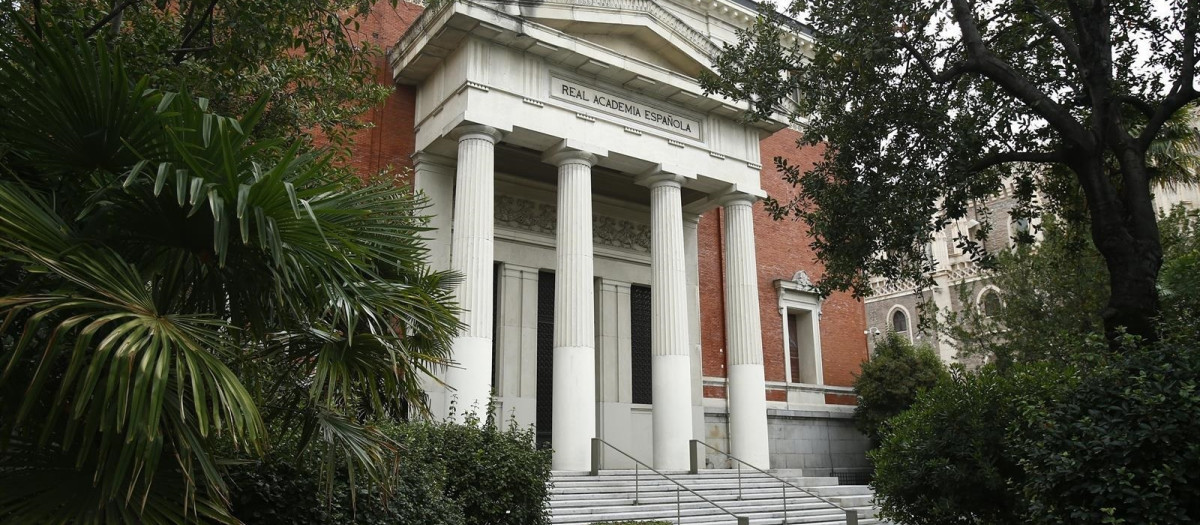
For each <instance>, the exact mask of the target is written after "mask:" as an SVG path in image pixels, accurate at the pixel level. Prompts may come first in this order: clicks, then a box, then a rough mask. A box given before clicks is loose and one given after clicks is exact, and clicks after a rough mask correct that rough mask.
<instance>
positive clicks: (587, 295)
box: [544, 148, 597, 470]
mask: <svg viewBox="0 0 1200 525" xmlns="http://www.w3.org/2000/svg"><path fill="white" fill-rule="evenodd" d="M544 160H545V161H546V162H549V163H552V164H555V165H557V166H558V232H557V254H558V262H557V265H556V267H555V275H554V392H553V398H552V399H553V403H554V405H553V408H552V411H553V424H552V429H551V431H552V432H553V438H552V439H553V440H554V441H553V447H554V458H553V459H552V461H551V466H552V468H554V469H555V470H588V469H589V468H590V467H591V439H592V438H593V437H596V350H595V348H596V336H595V322H596V315H595V300H594V297H595V283H594V282H593V280H594V271H593V260H592V166H593V165H594V164H595V163H596V160H597V159H596V156H595V155H592V154H591V153H587V152H584V151H579V150H573V149H566V148H559V149H558V150H557V151H552V152H550V153H548V154H547V155H546V156H545V158H544Z"/></svg>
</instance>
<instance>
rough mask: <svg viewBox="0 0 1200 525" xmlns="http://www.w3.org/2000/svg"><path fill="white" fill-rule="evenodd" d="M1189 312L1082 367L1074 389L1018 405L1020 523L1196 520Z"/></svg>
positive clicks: (1199, 456)
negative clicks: (1155, 336)
mask: <svg viewBox="0 0 1200 525" xmlns="http://www.w3.org/2000/svg"><path fill="white" fill-rule="evenodd" d="M1196 322H1197V318H1196V317H1194V316H1193V317H1191V318H1189V319H1179V320H1177V321H1176V322H1172V323H1168V325H1167V326H1168V327H1169V328H1170V331H1169V333H1165V334H1164V335H1163V337H1162V339H1161V340H1160V341H1159V342H1158V343H1157V344H1156V345H1154V346H1151V347H1145V348H1138V347H1137V345H1136V344H1135V343H1133V342H1129V341H1127V342H1125V345H1124V346H1125V348H1126V350H1125V354H1124V355H1120V356H1109V360H1108V361H1106V362H1103V363H1101V364H1100V365H1099V366H1091V367H1089V370H1088V372H1087V374H1086V376H1085V380H1083V381H1080V382H1079V383H1078V384H1077V385H1076V386H1075V387H1074V388H1071V389H1067V390H1066V391H1065V392H1063V393H1062V394H1061V395H1059V396H1055V397H1052V398H1051V399H1050V400H1049V401H1043V400H1037V401H1035V402H1028V403H1025V406H1024V408H1023V413H1022V415H1021V418H1020V419H1018V420H1017V421H1015V422H1013V424H1011V425H1010V427H1009V432H1010V440H1011V443H1010V445H1009V446H1010V447H1011V449H1012V451H1013V452H1012V456H1013V457H1015V458H1017V460H1018V462H1019V463H1020V465H1021V469H1022V470H1023V471H1024V473H1025V476H1024V482H1023V485H1022V489H1023V496H1024V498H1026V500H1027V503H1026V506H1027V510H1026V513H1025V516H1024V518H1023V519H1022V520H1021V521H1022V522H1023V523H1041V524H1052V523H1067V522H1079V523H1125V524H1130V525H1134V524H1146V525H1150V524H1162V525H1165V524H1180V525H1182V524H1185V523H1195V522H1196V520H1197V519H1200V471H1197V469H1196V466H1197V465H1200V443H1198V442H1197V441H1196V439H1195V436H1196V434H1197V433H1198V432H1200V352H1197V351H1196V336H1197V334H1198V333H1200V330H1197V329H1196V328H1195V326H1196V325H1195V323H1196Z"/></svg>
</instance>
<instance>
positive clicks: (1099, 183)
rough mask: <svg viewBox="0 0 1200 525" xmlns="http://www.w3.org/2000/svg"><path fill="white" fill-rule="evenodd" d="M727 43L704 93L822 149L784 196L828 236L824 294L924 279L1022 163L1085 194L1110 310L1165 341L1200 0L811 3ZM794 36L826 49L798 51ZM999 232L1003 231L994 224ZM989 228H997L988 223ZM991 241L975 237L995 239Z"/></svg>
mask: <svg viewBox="0 0 1200 525" xmlns="http://www.w3.org/2000/svg"><path fill="white" fill-rule="evenodd" d="M789 7H790V12H791V13H792V14H793V15H796V16H799V14H801V13H802V14H803V16H804V17H806V19H807V22H808V23H809V24H810V25H809V26H801V25H799V24H795V23H786V22H782V23H781V21H780V20H779V17H778V16H776V15H775V14H774V12H773V11H772V10H771V9H770V8H766V9H764V10H763V12H762V14H761V15H760V16H759V17H758V20H757V22H756V23H755V24H754V25H753V26H752V27H751V28H749V29H748V30H746V31H744V32H742V34H741V35H740V36H741V38H740V41H739V42H737V43H734V44H730V45H727V46H726V47H725V48H724V52H723V53H722V54H721V56H720V57H719V59H718V60H717V62H716V71H717V73H718V75H717V76H715V77H711V78H709V79H707V82H706V87H707V88H708V89H710V90H712V91H716V92H719V93H722V94H725V95H728V96H731V97H734V98H737V99H741V100H749V101H750V102H751V103H752V110H751V112H750V115H749V117H750V118H763V117H768V116H772V115H777V114H779V113H782V114H783V115H785V116H789V117H792V118H797V119H803V123H804V129H805V135H804V138H803V140H802V142H803V143H805V144H818V143H824V144H825V145H826V146H827V147H826V148H824V150H823V151H824V153H823V158H822V159H821V160H820V161H819V162H817V164H816V165H815V166H814V167H812V168H811V169H802V168H801V167H800V166H796V165H793V164H789V163H788V162H787V161H786V160H785V159H782V158H780V159H776V163H777V166H778V168H779V169H780V171H781V172H782V174H783V176H784V178H785V179H787V180H788V181H789V182H791V183H793V184H795V185H796V186H797V188H798V190H799V191H798V192H797V193H796V195H794V196H791V197H788V196H775V197H776V198H775V199H773V200H771V201H769V203H768V206H769V207H770V208H771V209H772V210H773V211H774V212H775V214H776V215H777V216H785V215H789V214H795V215H797V216H799V217H801V218H802V219H804V220H805V221H806V222H807V223H808V225H809V227H810V230H811V232H812V233H813V234H814V236H815V240H814V241H813V246H814V248H815V249H816V252H817V254H818V257H819V258H820V260H821V261H822V262H823V263H824V265H825V267H826V269H827V273H826V276H825V279H824V280H823V281H822V283H821V287H822V289H824V290H833V289H852V290H854V291H855V292H856V293H858V294H860V295H861V294H866V293H869V291H870V286H869V279H870V278H872V277H884V278H888V279H898V278H911V279H920V278H921V277H922V275H923V274H924V272H925V270H927V268H926V266H927V264H926V261H925V258H924V256H923V253H924V246H925V244H926V243H927V242H928V241H929V239H930V234H931V232H932V231H935V230H939V229H941V228H944V227H946V226H947V225H948V224H949V223H950V222H951V221H953V220H955V219H958V218H961V217H963V216H964V215H965V214H966V212H967V210H968V206H969V205H970V204H971V203H972V202H975V201H980V200H982V199H984V198H986V197H987V196H988V195H991V194H993V193H995V192H996V191H997V190H998V188H999V187H1000V184H1001V181H1002V180H1003V179H1004V178H1006V177H1012V178H1014V179H1015V180H1016V182H1017V184H1016V188H1017V194H1018V196H1019V197H1020V198H1021V199H1022V201H1023V202H1024V203H1026V206H1025V207H1024V208H1023V209H1022V210H1021V211H1020V212H1019V214H1020V215H1022V216H1025V217H1029V216H1032V215H1033V214H1034V213H1035V210H1034V209H1033V207H1032V206H1029V203H1030V202H1031V201H1032V197H1033V195H1034V194H1035V192H1036V191H1041V192H1044V193H1046V194H1051V195H1053V196H1054V197H1055V198H1059V199H1063V200H1074V201H1076V202H1081V203H1084V207H1083V208H1082V209H1083V210H1084V211H1085V212H1086V214H1085V215H1084V216H1082V217H1079V219H1081V220H1085V221H1086V222H1087V223H1088V225H1089V231H1090V232H1091V235H1092V240H1093V242H1094V244H1095V245H1096V247H1097V249H1098V250H1099V252H1100V253H1101V255H1102V256H1103V258H1104V262H1105V267H1106V270H1107V272H1108V279H1109V283H1110V288H1111V293H1110V296H1109V299H1108V301H1107V304H1106V306H1105V308H1104V310H1103V311H1102V312H1101V315H1102V318H1103V319H1104V322H1105V326H1106V329H1107V332H1108V334H1109V335H1110V336H1112V337H1115V334H1116V333H1117V331H1116V327H1117V326H1125V327H1128V329H1129V330H1130V331H1131V332H1133V333H1137V334H1140V335H1142V336H1144V337H1145V338H1146V339H1145V340H1147V341H1149V340H1152V339H1153V338H1154V336H1155V334H1154V330H1153V328H1152V321H1151V319H1153V318H1154V317H1155V316H1156V315H1157V311H1158V299H1157V294H1156V290H1155V280H1156V278H1157V274H1158V271H1159V267H1160V265H1161V260H1162V248H1161V245H1160V242H1159V237H1158V229H1157V226H1156V217H1155V211H1154V208H1153V206H1152V203H1151V200H1150V194H1151V184H1152V183H1154V182H1155V181H1156V180H1159V179H1161V178H1162V177H1165V175H1164V170H1163V169H1161V168H1162V167H1163V166H1162V165H1161V164H1156V163H1155V162H1154V161H1153V160H1152V159H1151V157H1152V154H1151V149H1152V146H1153V145H1154V144H1155V142H1156V140H1159V139H1161V138H1163V133H1164V131H1163V130H1164V126H1166V125H1167V124H1168V122H1169V121H1170V120H1171V119H1172V118H1173V117H1175V116H1176V115H1177V114H1179V113H1180V112H1181V110H1182V109H1183V108H1184V107H1185V106H1186V105H1187V104H1188V103H1190V102H1192V101H1193V100H1195V99H1196V98H1197V96H1198V92H1197V89H1196V86H1195V82H1196V63H1197V58H1198V56H1200V54H1198V49H1197V45H1196V41H1197V36H1198V34H1200V3H1198V2H1195V1H1191V0H1172V1H1167V2H1161V3H1156V2H1143V1H1133V0H1100V1H1094V2H1082V1H1078V0H1019V1H1001V0H989V1H979V2H969V1H968V0H951V1H948V2H934V1H929V0H927V1H918V2H875V1H851V2H846V1H841V0H836V1H835V0H797V1H794V2H791V4H790V6H789ZM789 33H790V34H792V35H794V36H796V37H798V39H799V40H801V41H803V40H810V39H811V41H812V42H813V44H814V45H813V47H812V49H811V50H809V49H807V48H805V47H803V46H799V45H785V44H784V43H783V42H782V39H783V37H784V36H786V34H789ZM983 231H986V229H984V230H983ZM983 231H981V234H982V233H983ZM977 241H978V239H962V240H961V242H962V243H964V244H965V245H967V246H968V247H977Z"/></svg>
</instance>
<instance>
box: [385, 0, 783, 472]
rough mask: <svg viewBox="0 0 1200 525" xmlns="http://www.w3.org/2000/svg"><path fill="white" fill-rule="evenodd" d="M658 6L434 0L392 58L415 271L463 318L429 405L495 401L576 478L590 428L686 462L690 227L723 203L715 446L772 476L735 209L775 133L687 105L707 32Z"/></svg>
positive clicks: (692, 397) (657, 460) (695, 418)
mask: <svg viewBox="0 0 1200 525" xmlns="http://www.w3.org/2000/svg"><path fill="white" fill-rule="evenodd" d="M610 3H611V4H614V5H616V4H620V8H619V9H618V8H616V7H613V6H608V4H610ZM672 16H674V15H673V14H672V13H671V12H669V11H663V9H662V8H661V7H658V6H657V5H656V4H655V3H654V2H583V1H580V2H570V1H565V0H564V1H555V2H529V3H524V2H503V3H502V2H489V1H483V0H480V1H461V2H449V3H446V4H443V5H442V6H441V7H439V8H437V10H436V11H427V12H426V13H425V14H424V15H423V16H422V18H421V19H419V20H418V21H417V24H415V25H414V26H413V29H411V30H410V31H409V32H408V33H407V34H406V36H405V37H404V38H403V39H402V40H401V42H400V43H399V44H398V46H397V47H396V48H395V49H394V50H393V51H392V53H391V54H390V60H391V64H392V67H393V74H394V76H395V78H396V80H397V82H401V83H405V84H410V85H414V86H416V89H417V90H416V111H415V113H416V130H415V131H416V136H415V149H416V151H417V153H416V154H415V155H414V157H413V158H414V162H415V170H414V184H415V186H416V187H417V189H419V190H421V191H424V192H425V194H426V195H427V196H428V197H429V198H430V203H431V207H430V208H429V209H428V210H427V213H429V214H431V215H432V216H433V218H432V220H431V226H432V227H433V228H434V231H433V232H431V234H430V235H431V241H430V250H431V253H430V257H431V261H432V262H433V264H434V265H435V267H440V268H450V269H454V270H455V271H457V272H459V273H460V274H462V276H463V280H462V283H461V284H460V285H459V287H458V289H457V297H458V300H459V304H460V306H461V307H462V308H463V310H464V314H463V316H462V321H463V323H464V325H465V329H464V331H463V332H462V334H460V336H459V337H458V339H456V340H455V343H454V346H453V353H454V361H455V363H456V364H455V366H452V367H449V368H448V369H447V370H445V371H444V374H443V375H442V376H441V377H442V379H443V380H444V382H445V384H446V387H445V388H443V387H441V386H440V385H436V384H432V382H431V384H429V385H428V389H427V390H428V392H429V394H430V402H431V406H432V408H433V409H434V411H435V413H436V415H437V416H439V417H456V418H462V417H463V415H465V414H467V413H471V412H474V413H476V414H479V415H481V416H482V415H483V411H484V410H485V409H486V407H487V406H488V401H489V396H490V395H493V394H494V396H495V400H496V403H497V407H496V410H497V412H498V414H497V415H499V416H500V417H502V418H504V419H506V420H507V419H508V418H510V417H511V418H515V420H516V421H517V423H518V424H521V425H534V426H535V428H536V431H537V432H538V434H539V437H540V438H544V439H545V440H546V441H548V442H549V443H550V444H551V446H552V447H553V449H554V459H553V468H554V469H556V470H586V469H587V468H588V467H589V461H590V456H589V454H590V447H589V445H590V443H589V441H590V439H591V438H592V437H601V438H603V439H605V440H606V441H608V442H610V443H612V444H613V445H614V446H616V447H618V448H621V449H622V450H625V451H627V452H629V453H631V454H633V455H635V456H636V457H639V458H642V459H643V460H647V461H652V463H653V464H654V466H655V467H656V468H661V469H671V470H679V469H686V468H687V467H688V440H689V439H704V431H703V428H704V427H703V424H704V418H703V410H704V409H703V406H704V402H703V398H702V391H701V385H702V384H703V379H702V377H701V372H700V366H699V359H700V321H699V306H698V304H699V286H700V284H699V280H698V277H697V270H696V260H697V241H696V221H697V218H698V217H699V216H700V215H701V214H705V213H712V212H716V210H718V209H721V210H723V211H722V214H723V217H724V231H725V239H726V246H727V253H728V257H727V260H726V261H725V264H726V275H727V279H726V281H725V290H726V292H725V318H726V323H725V325H726V326H727V327H728V328H727V338H726V339H727V340H728V348H727V349H722V351H723V352H725V354H726V355H727V359H728V361H727V372H728V398H729V433H730V436H729V438H730V446H731V447H732V450H731V453H733V454H734V455H736V456H739V457H741V458H743V459H745V460H747V461H750V462H752V463H754V464H757V465H760V466H761V467H764V468H766V467H768V466H769V459H768V445H767V406H766V398H765V389H766V384H765V379H764V372H763V349H762V340H761V328H760V324H759V323H760V321H759V317H758V312H759V309H758V304H759V297H758V279H757V274H756V270H755V269H756V264H755V249H754V226H753V222H752V220H751V216H750V210H751V204H752V203H753V202H754V201H755V200H757V199H758V198H761V197H762V196H763V192H762V190H761V188H760V186H759V181H760V170H761V169H762V166H761V165H760V164H759V158H760V152H759V149H758V146H759V140H760V138H761V137H762V136H764V135H765V134H768V133H770V132H772V131H775V130H777V129H779V128H780V127H782V125H781V124H778V123H774V122H763V123H758V124H753V125H751V124H746V123H743V122H740V121H739V120H738V117H739V116H740V113H741V110H740V109H738V108H737V107H736V106H735V105H733V104H732V103H730V102H729V101H725V100H719V99H714V98H710V97H706V96H703V95H702V91H701V90H700V88H699V86H698V85H697V83H696V80H695V76H696V74H697V73H698V72H699V71H700V70H701V69H703V67H704V66H703V64H706V63H707V58H706V57H707V56H708V55H707V54H708V53H710V52H711V49H708V48H707V47H706V46H711V45H712V44H711V42H709V40H707V39H705V38H703V36H702V35H700V36H697V34H694V31H690V30H687V25H686V24H675V23H674V22H673V21H672V20H671V17H672ZM675 21H678V20H675ZM598 28H605V31H602V32H598ZM613 34H618V35H619V34H623V35H636V37H637V39H638V41H639V42H641V43H649V44H650V45H648V46H642V47H638V48H637V49H628V48H625V49H623V48H622V47H621V45H620V44H619V43H616V42H615V41H614V40H613V38H612V37H611V35H613ZM606 35H607V36H606ZM647 386H648V388H647ZM605 463H606V464H605V468H620V467H624V466H627V465H625V464H624V463H622V460H621V459H620V458H617V457H615V456H613V457H605Z"/></svg>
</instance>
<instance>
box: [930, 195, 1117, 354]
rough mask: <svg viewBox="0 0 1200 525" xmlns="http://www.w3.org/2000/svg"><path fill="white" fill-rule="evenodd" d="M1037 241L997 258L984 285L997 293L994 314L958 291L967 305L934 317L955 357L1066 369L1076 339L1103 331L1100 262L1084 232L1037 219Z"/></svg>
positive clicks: (970, 290)
mask: <svg viewBox="0 0 1200 525" xmlns="http://www.w3.org/2000/svg"><path fill="white" fill-rule="evenodd" d="M1039 230H1040V232H1039V234H1040V237H1041V239H1040V241H1039V242H1038V244H1037V245H1036V246H1034V245H1018V246H1017V247H1016V249H1015V250H1013V251H1011V252H1003V253H999V254H996V263H995V266H994V267H993V269H992V271H991V272H990V273H989V278H988V280H987V281H981V282H986V283H988V284H990V285H994V286H995V287H996V290H995V292H993V293H996V294H998V297H999V299H1000V304H1001V308H1000V309H999V311H998V312H985V311H983V310H982V309H980V308H976V307H974V303H973V300H972V295H973V294H974V293H975V292H977V291H978V290H976V289H975V287H974V286H970V285H963V286H960V287H959V290H960V291H961V296H960V297H959V302H960V303H961V304H964V305H970V306H967V307H964V308H960V309H958V310H957V311H943V312H940V313H939V319H938V322H937V323H936V324H937V329H938V331H939V333H940V335H942V336H943V337H948V338H950V339H951V340H953V341H954V345H955V347H956V348H957V350H958V355H959V357H960V358H985V359H989V360H994V361H995V362H996V363H997V365H998V366H1000V367H1001V368H1005V367H1007V366H1009V365H1011V364H1012V363H1014V362H1025V363H1029V362H1040V361H1053V362H1058V363H1070V362H1072V361H1073V360H1075V359H1076V358H1077V357H1078V356H1077V355H1075V353H1076V351H1077V350H1078V346H1079V341H1080V339H1081V338H1083V337H1086V336H1087V335H1089V334H1098V333H1103V332H1104V325H1103V321H1102V320H1101V319H1100V314H1099V313H1100V310H1101V308H1102V307H1103V305H1104V301H1105V299H1106V298H1107V296H1108V283H1107V281H1106V280H1105V279H1104V261H1103V258H1102V257H1101V256H1100V254H1099V253H1098V252H1097V251H1096V248H1095V246H1094V245H1093V244H1092V241H1091V239H1090V236H1089V235H1088V232H1087V228H1086V226H1083V225H1079V224H1071V223H1069V222H1066V221H1062V220H1060V219H1057V218H1055V217H1053V216H1045V217H1043V218H1042V221H1041V224H1040V226H1039Z"/></svg>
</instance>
